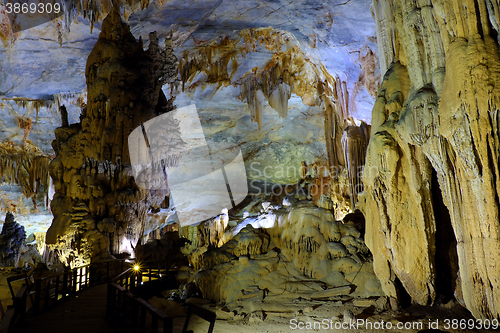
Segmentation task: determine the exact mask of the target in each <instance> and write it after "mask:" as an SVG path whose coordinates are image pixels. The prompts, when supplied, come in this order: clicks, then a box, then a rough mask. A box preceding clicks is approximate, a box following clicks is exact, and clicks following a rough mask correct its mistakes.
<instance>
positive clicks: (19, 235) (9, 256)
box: [0, 213, 26, 267]
mask: <svg viewBox="0 0 500 333" xmlns="http://www.w3.org/2000/svg"><path fill="white" fill-rule="evenodd" d="M25 240H26V232H25V231H24V227H23V226H22V225H20V224H19V223H17V222H16V221H14V215H12V213H7V215H6V216H5V223H4V224H3V227H2V233H1V234H0V257H1V260H0V263H1V264H2V265H3V266H14V267H15V266H17V262H18V261H19V256H20V255H21V247H22V246H23V244H24V241H25Z"/></svg>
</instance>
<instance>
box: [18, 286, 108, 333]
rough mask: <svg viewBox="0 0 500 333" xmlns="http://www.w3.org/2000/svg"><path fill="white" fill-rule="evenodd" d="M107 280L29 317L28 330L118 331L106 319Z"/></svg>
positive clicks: (30, 332) (63, 332) (64, 332)
mask: <svg viewBox="0 0 500 333" xmlns="http://www.w3.org/2000/svg"><path fill="white" fill-rule="evenodd" d="M106 288H107V284H106V283H105V284H100V285H96V286H94V287H91V288H89V289H87V290H84V291H82V292H81V293H79V294H78V296H77V297H76V298H70V299H68V300H66V301H64V302H61V303H60V304H58V305H56V306H54V307H52V308H50V309H48V310H46V311H43V312H41V313H40V314H37V315H36V316H29V317H27V318H26V323H25V326H24V329H23V332H24V333H35V332H36V333H54V332H58V333H101V332H102V333H104V332H106V333H108V332H111V333H112V332H116V330H115V329H113V327H112V326H111V324H110V323H109V322H108V321H106V291H107V289H106Z"/></svg>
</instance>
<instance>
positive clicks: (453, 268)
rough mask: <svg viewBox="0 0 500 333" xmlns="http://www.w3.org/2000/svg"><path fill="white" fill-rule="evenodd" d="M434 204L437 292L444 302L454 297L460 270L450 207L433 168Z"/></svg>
mask: <svg viewBox="0 0 500 333" xmlns="http://www.w3.org/2000/svg"><path fill="white" fill-rule="evenodd" d="M431 191H432V204H433V207H434V217H435V219H436V253H435V257H434V260H435V267H436V294H437V299H438V300H439V301H441V302H442V303H447V302H448V301H450V300H452V299H454V291H455V287H456V280H457V276H458V274H457V272H458V255H457V240H456V238H455V233H454V231H453V227H452V225H451V218H450V214H449V212H448V208H447V207H446V206H445V204H444V202H443V196H442V194H441V189H440V188H439V183H438V179H437V173H436V171H435V170H432V183H431Z"/></svg>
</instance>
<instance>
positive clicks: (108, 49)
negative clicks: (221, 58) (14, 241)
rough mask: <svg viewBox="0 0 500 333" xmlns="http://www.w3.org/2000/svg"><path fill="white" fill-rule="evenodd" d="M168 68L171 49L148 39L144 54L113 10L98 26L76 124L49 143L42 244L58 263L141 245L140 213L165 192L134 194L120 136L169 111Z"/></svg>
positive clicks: (171, 65)
mask: <svg viewBox="0 0 500 333" xmlns="http://www.w3.org/2000/svg"><path fill="white" fill-rule="evenodd" d="M131 59H133V61H131ZM175 61H176V60H175V57H173V54H172V51H171V50H164V49H162V48H160V47H159V46H158V39H157V38H156V35H155V34H154V33H153V34H150V46H149V49H148V50H147V51H143V50H142V48H141V47H140V45H139V43H138V42H137V41H136V40H135V38H134V37H133V35H132V34H131V33H130V29H129V27H128V26H127V25H126V24H125V23H123V22H122V21H121V18H120V15H119V13H118V10H117V8H115V9H113V10H112V11H111V13H110V14H109V15H108V16H107V18H106V19H105V20H104V21H103V24H102V30H101V33H100V36H99V40H98V41H97V43H96V44H95V46H94V49H93V51H92V52H91V54H90V55H89V58H88V60H87V67H86V77H87V87H88V89H87V90H88V96H87V103H86V105H84V109H83V111H82V118H81V123H76V124H71V125H70V126H63V127H60V128H58V129H57V130H56V140H55V141H54V143H53V146H54V150H55V151H56V158H55V159H54V160H53V161H52V163H51V165H50V172H51V177H52V179H53V181H54V188H55V191H56V193H55V195H54V199H53V201H52V204H51V208H52V212H53V214H54V220H53V223H52V225H51V227H50V228H49V230H48V231H47V244H48V246H49V247H50V248H58V250H59V253H60V260H61V261H63V262H67V264H71V265H77V264H80V263H85V262H88V261H89V260H90V259H92V258H95V257H97V256H99V255H104V256H105V255H106V252H108V251H111V248H110V246H111V244H110V242H109V239H110V238H116V239H122V238H123V237H125V238H128V240H127V241H128V242H132V243H139V244H140V242H141V238H142V236H143V235H144V234H145V233H146V229H145V219H146V216H147V211H148V210H149V209H150V208H151V207H153V208H155V207H159V206H160V205H161V204H162V202H164V200H165V197H166V195H167V194H168V193H165V190H156V189H155V190H151V191H150V190H149V189H147V190H145V189H139V188H137V185H136V183H135V182H134V178H133V177H132V172H131V166H130V156H129V149H128V142H127V137H128V135H129V134H130V132H132V130H134V129H135V128H136V127H138V126H141V124H143V123H146V121H147V120H149V119H151V118H153V117H155V116H158V115H160V114H162V113H165V112H167V111H169V110H170V109H169V105H170V108H171V104H169V103H168V100H167V99H166V98H165V96H164V95H163V92H162V91H161V86H162V85H163V84H165V83H167V82H169V81H170V80H172V78H173V77H174V75H175V68H176V65H177V64H176V63H175ZM137 63H139V64H141V65H140V66H137V65H136V64H137ZM132 73H133V74H132ZM127 89H129V92H127ZM62 116H64V115H62ZM167 139H168V138H167ZM167 144H168V143H167ZM157 155H158V154H157V153H156V155H155V156H157ZM175 160H176V159H175V158H173V160H172V161H170V160H168V161H166V162H167V164H169V165H170V164H175ZM155 165H156V164H155ZM110 217H112V218H113V221H115V223H116V224H115V227H114V229H115V230H114V232H113V234H112V235H111V237H109V235H108V234H107V231H105V230H104V229H102V230H101V231H99V230H96V225H99V223H101V222H102V221H103V220H105V219H108V218H110ZM132 230H134V232H133V234H132V233H129V234H127V231H132ZM61 243H62V244H65V245H64V246H62V245H61ZM112 243H114V241H112ZM72 244H74V245H72ZM75 246H76V247H77V248H78V253H75V250H77V249H76V248H74V247H75Z"/></svg>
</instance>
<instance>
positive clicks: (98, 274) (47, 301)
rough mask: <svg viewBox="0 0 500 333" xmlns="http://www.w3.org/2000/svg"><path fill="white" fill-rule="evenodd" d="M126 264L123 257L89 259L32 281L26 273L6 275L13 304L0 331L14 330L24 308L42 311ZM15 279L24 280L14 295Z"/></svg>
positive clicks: (17, 326) (103, 280) (18, 323)
mask: <svg viewBox="0 0 500 333" xmlns="http://www.w3.org/2000/svg"><path fill="white" fill-rule="evenodd" d="M128 266H130V264H129V263H127V262H125V261H124V260H113V261H108V262H100V263H92V264H89V265H86V266H82V267H77V268H74V269H68V270H65V271H64V272H59V273H53V274H50V275H49V276H45V277H42V278H38V279H36V280H35V281H34V283H31V281H32V277H28V276H26V274H21V275H18V276H13V277H9V278H8V279H7V282H8V284H9V289H10V291H11V293H12V295H13V297H12V300H13V305H11V306H9V307H8V308H7V310H6V311H5V314H4V315H3V316H2V320H1V321H0V328H1V330H0V332H1V333H4V332H16V331H18V329H19V326H20V323H22V322H23V321H24V317H25V316H26V313H27V311H28V310H30V311H31V312H34V313H36V312H39V311H42V310H44V309H46V308H48V307H50V306H52V305H54V304H57V303H59V302H60V301H62V300H64V299H66V298H68V297H69V296H74V295H76V294H77V293H78V292H79V291H80V290H84V289H86V288H88V287H90V286H92V285H94V284H97V283H101V282H107V281H109V280H110V279H109V277H110V276H115V275H117V274H119V273H120V272H122V271H123V270H124V269H125V268H126V267H128ZM19 280H24V282H25V283H24V284H23V285H22V287H21V289H19V291H18V292H17V293H16V294H15V295H14V290H13V288H12V285H11V283H12V282H15V281H19ZM28 296H29V302H28V301H27V300H28Z"/></svg>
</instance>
